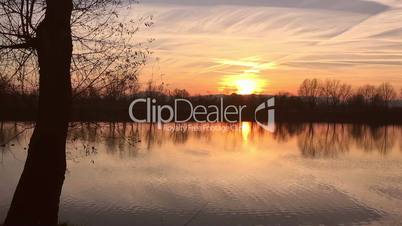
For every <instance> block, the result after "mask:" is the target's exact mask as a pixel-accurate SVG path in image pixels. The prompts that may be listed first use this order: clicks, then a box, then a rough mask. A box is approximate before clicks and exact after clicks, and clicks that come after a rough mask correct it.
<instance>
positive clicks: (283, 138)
mask: <svg viewBox="0 0 402 226" xmlns="http://www.w3.org/2000/svg"><path fill="white" fill-rule="evenodd" d="M275 127H276V129H275V132H274V134H273V137H274V139H275V140H276V141H278V142H279V143H286V142H288V141H289V140H290V139H292V138H293V137H294V136H296V135H299V134H300V133H302V132H303V130H304V129H305V126H304V125H303V124H301V123H277V124H276V125H275Z"/></svg>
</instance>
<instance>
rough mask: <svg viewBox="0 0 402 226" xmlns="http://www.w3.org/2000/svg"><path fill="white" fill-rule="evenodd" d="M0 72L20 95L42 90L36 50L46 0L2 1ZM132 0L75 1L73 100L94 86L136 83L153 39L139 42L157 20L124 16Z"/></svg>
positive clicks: (72, 69) (72, 67) (0, 4)
mask: <svg viewBox="0 0 402 226" xmlns="http://www.w3.org/2000/svg"><path fill="white" fill-rule="evenodd" d="M0 1H1V3H0V16H1V17H0V21H1V23H0V53H1V54H0V71H2V72H3V74H4V75H6V76H7V78H8V80H9V81H13V82H14V84H15V85H18V87H19V89H20V90H21V91H25V90H26V89H37V88H38V85H37V84H38V83H37V82H38V62H37V60H36V58H37V53H36V51H35V48H34V45H35V42H36V34H37V27H38V25H39V24H40V22H41V21H42V20H43V18H44V13H45V7H46V3H45V0H17V1H12V2H11V1H7V0H0ZM132 3H134V1H133V0H128V1H124V0H73V10H72V16H71V30H72V41H73V44H74V45H73V48H74V49H73V54H72V64H71V78H72V88H73V93H74V96H78V95H81V94H83V93H84V92H85V90H86V89H88V88H89V87H93V88H94V87H96V89H97V90H101V91H103V90H105V89H106V88H107V87H108V86H109V85H112V84H114V83H116V82H118V81H120V80H126V81H127V82H130V83H134V82H136V81H137V75H138V72H139V70H140V69H141V66H142V65H144V64H145V62H146V58H147V55H149V53H150V51H149V50H148V48H147V43H149V42H151V41H152V39H149V40H143V41H136V40H135V37H136V36H135V34H136V33H137V32H138V31H140V29H141V28H144V29H145V28H147V27H150V26H151V25H152V17H137V18H135V19H130V18H125V17H122V16H119V15H121V14H128V13H130V12H131V8H132V7H131V6H132Z"/></svg>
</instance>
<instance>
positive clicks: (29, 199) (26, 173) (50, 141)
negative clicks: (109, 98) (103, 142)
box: [4, 0, 72, 226]
mask: <svg viewBox="0 0 402 226" xmlns="http://www.w3.org/2000/svg"><path fill="white" fill-rule="evenodd" d="M71 12H72V0H58V1H55V0H46V12H45V18H44V20H43V21H42V23H41V24H40V25H39V27H38V30H37V39H36V49H37V53H38V61H39V67H40V71H39V74H40V81H39V84H40V85H39V86H40V87H39V112H38V119H37V122H36V127H35V130H34V132H33V134H32V137H31V140H30V144H29V149H28V156H27V160H26V162H25V167H24V170H23V172H22V175H21V178H20V181H19V183H18V185H17V188H16V191H15V193H14V197H13V200H12V203H11V207H10V209H9V212H8V215H7V218H6V220H5V222H4V225H18V226H21V225H24V226H29V225H46V226H48V225H49V226H51V225H57V224H58V209H59V200H60V194H61V190H62V186H63V182H64V174H65V170H66V154H65V153H66V152H65V147H66V138H67V130H68V122H69V116H70V111H71V99H72V97H71V80H70V63H71V56H72V39H71V26H70V18H71Z"/></svg>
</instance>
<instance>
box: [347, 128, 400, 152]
mask: <svg viewBox="0 0 402 226" xmlns="http://www.w3.org/2000/svg"><path fill="white" fill-rule="evenodd" d="M350 134H351V136H352V137H353V138H354V140H355V143H356V146H357V147H358V148H360V149H362V150H364V151H366V152H371V151H378V152H379V153H381V154H387V153H389V152H390V151H391V150H392V148H393V147H394V145H395V142H396V137H397V128H396V127H394V126H369V125H352V126H351V131H350Z"/></svg>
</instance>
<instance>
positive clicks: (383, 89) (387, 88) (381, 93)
mask: <svg viewBox="0 0 402 226" xmlns="http://www.w3.org/2000/svg"><path fill="white" fill-rule="evenodd" d="M377 96H378V97H379V98H380V99H381V100H382V101H383V103H384V104H385V105H388V104H389V103H390V102H391V101H393V100H395V98H396V96H397V93H396V91H395V89H394V87H393V86H392V85H391V84H389V83H387V82H384V83H382V84H380V85H379V86H378V87H377Z"/></svg>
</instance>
